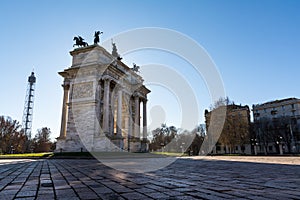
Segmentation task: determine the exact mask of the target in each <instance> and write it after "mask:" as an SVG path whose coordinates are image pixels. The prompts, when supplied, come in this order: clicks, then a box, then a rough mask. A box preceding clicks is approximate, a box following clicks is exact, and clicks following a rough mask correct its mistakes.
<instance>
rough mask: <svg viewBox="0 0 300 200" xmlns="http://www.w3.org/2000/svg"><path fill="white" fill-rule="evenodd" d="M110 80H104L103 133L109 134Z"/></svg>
mask: <svg viewBox="0 0 300 200" xmlns="http://www.w3.org/2000/svg"><path fill="white" fill-rule="evenodd" d="M109 85H110V79H104V98H103V100H104V104H103V132H104V133H109V96H110V95H109V93H110V89H109Z"/></svg>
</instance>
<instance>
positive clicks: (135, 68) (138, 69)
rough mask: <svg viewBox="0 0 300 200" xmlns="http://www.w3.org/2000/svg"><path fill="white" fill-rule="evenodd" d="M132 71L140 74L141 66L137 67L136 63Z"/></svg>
mask: <svg viewBox="0 0 300 200" xmlns="http://www.w3.org/2000/svg"><path fill="white" fill-rule="evenodd" d="M131 69H132V71H134V72H139V71H140V66H137V65H136V64H135V63H133V68H131Z"/></svg>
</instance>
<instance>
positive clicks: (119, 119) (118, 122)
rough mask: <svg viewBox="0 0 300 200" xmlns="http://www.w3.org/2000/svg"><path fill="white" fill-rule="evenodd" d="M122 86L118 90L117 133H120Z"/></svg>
mask: <svg viewBox="0 0 300 200" xmlns="http://www.w3.org/2000/svg"><path fill="white" fill-rule="evenodd" d="M122 95H123V92H122V88H119V90H118V108H117V109H118V110H117V135H122Z"/></svg>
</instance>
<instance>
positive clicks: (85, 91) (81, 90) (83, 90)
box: [72, 81, 93, 99]
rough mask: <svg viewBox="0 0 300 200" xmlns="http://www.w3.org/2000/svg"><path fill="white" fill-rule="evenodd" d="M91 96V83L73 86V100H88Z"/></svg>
mask: <svg viewBox="0 0 300 200" xmlns="http://www.w3.org/2000/svg"><path fill="white" fill-rule="evenodd" d="M92 96H93V82H92V81H90V82H85V83H75V84H74V85H73V95H72V98H73V99H81V98H88V97H92Z"/></svg>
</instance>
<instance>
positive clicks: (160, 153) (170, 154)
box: [151, 151, 187, 157]
mask: <svg viewBox="0 0 300 200" xmlns="http://www.w3.org/2000/svg"><path fill="white" fill-rule="evenodd" d="M151 153H152V154H157V155H164V156H174V157H180V156H187V154H182V153H175V152H157V151H156V152H151Z"/></svg>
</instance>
